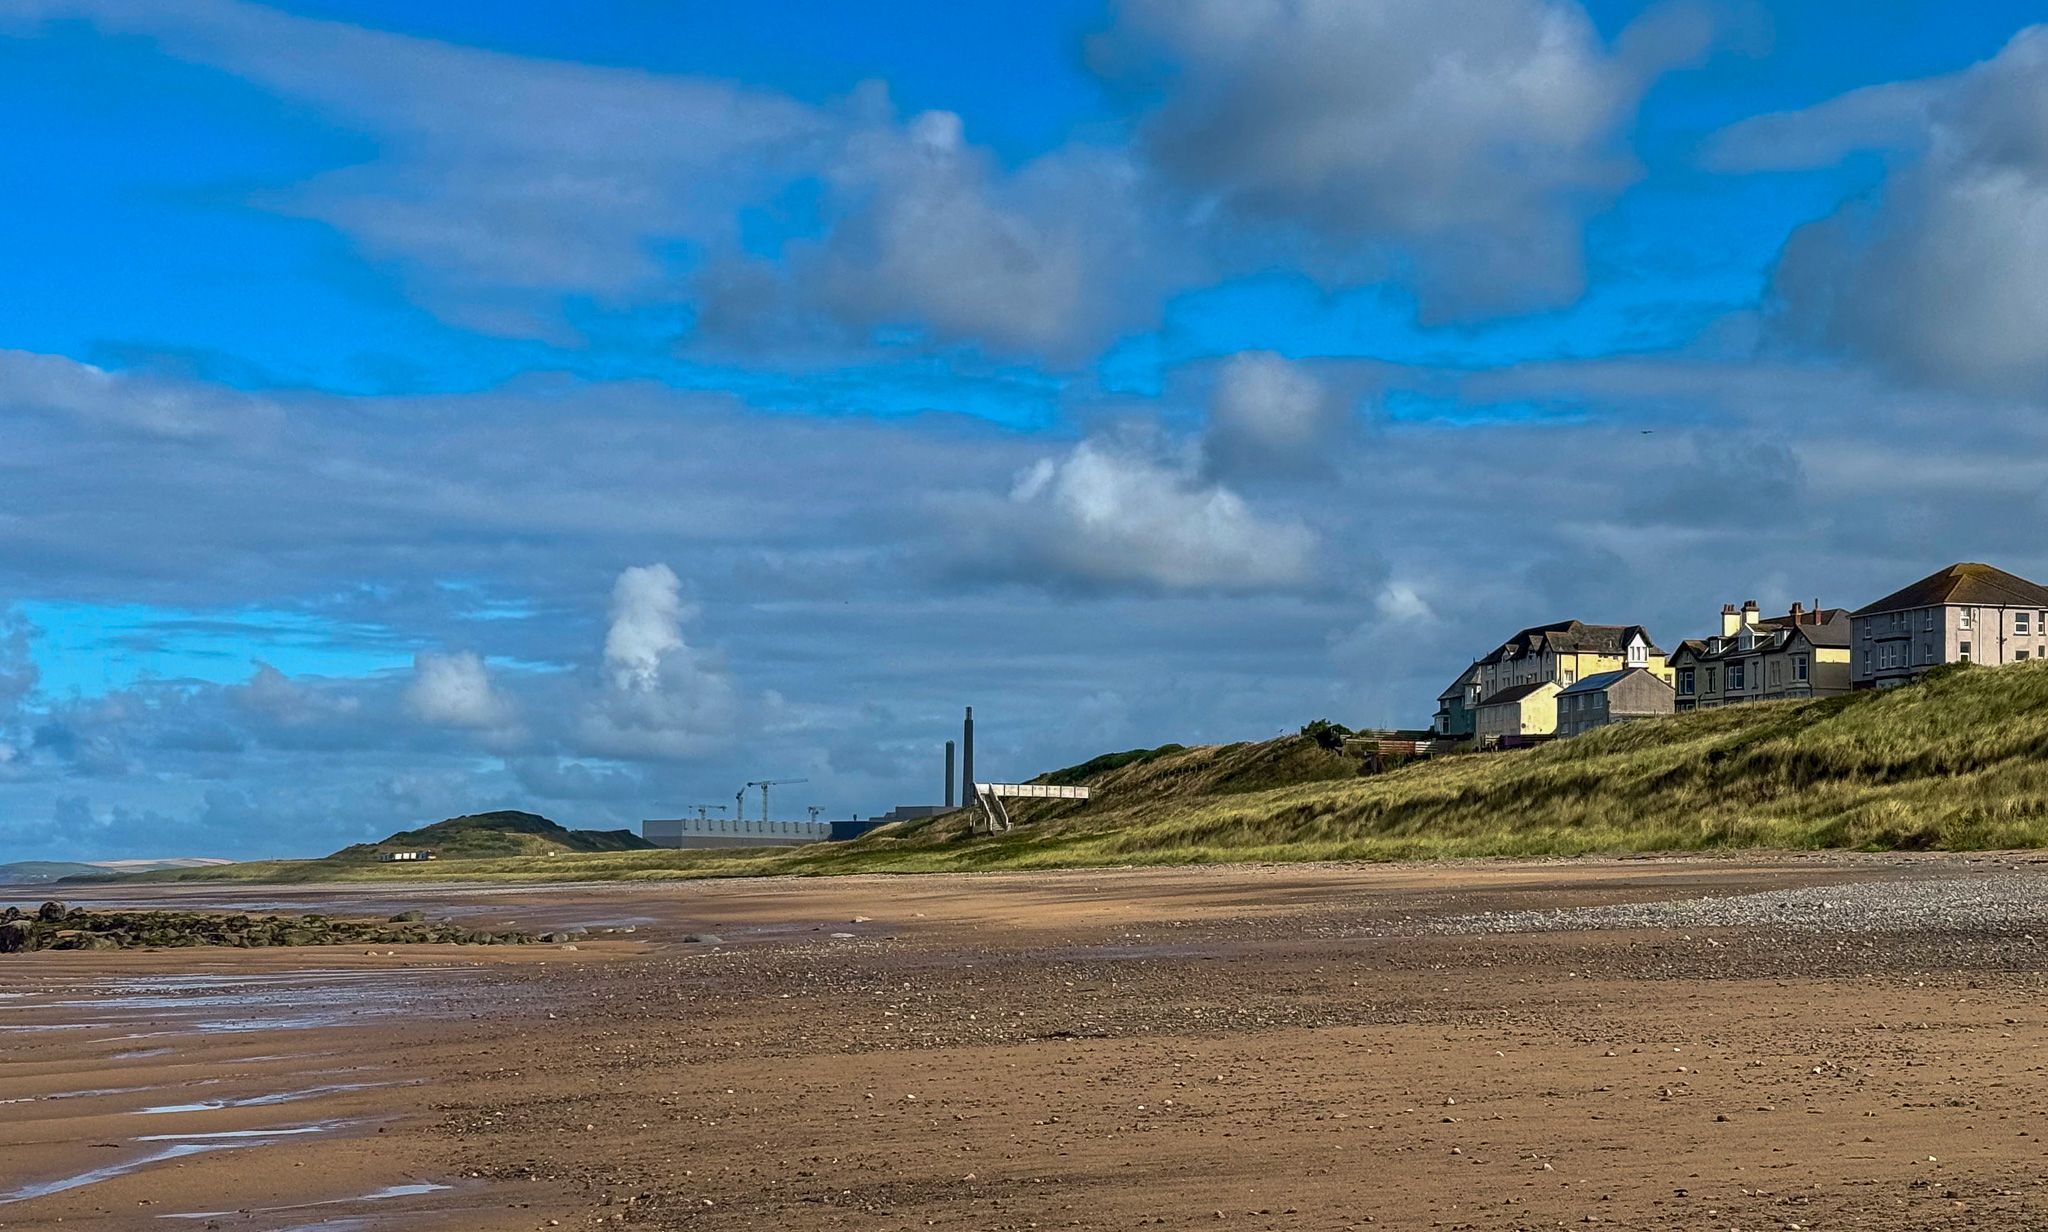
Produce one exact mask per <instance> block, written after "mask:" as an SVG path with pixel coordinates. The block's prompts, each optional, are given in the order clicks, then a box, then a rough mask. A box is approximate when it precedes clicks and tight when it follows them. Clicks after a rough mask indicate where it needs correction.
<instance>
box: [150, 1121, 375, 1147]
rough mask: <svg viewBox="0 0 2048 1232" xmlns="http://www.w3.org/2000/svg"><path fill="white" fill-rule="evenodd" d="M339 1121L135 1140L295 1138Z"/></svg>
mask: <svg viewBox="0 0 2048 1232" xmlns="http://www.w3.org/2000/svg"><path fill="white" fill-rule="evenodd" d="M340 1124H341V1122H340V1121H315V1122H313V1123H312V1124H311V1125H285V1126H281V1127H278V1128H275V1129H216V1130H212V1131H210V1132H207V1133H203V1134H144V1135H142V1136H141V1137H139V1138H137V1139H136V1140H135V1141H137V1142H240V1141H245V1140H255V1139H267V1138H296V1137H298V1136H300V1135H301V1134H324V1133H326V1132H327V1131H328V1130H330V1129H334V1128H336V1127H337V1126H339V1125H340Z"/></svg>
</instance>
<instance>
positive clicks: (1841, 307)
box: [1717, 26, 2048, 398]
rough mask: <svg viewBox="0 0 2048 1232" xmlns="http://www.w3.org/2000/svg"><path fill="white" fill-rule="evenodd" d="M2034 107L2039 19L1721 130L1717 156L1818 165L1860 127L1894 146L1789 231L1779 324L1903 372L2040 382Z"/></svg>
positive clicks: (1951, 381) (2044, 29)
mask: <svg viewBox="0 0 2048 1232" xmlns="http://www.w3.org/2000/svg"><path fill="white" fill-rule="evenodd" d="M1845 114H1846V115H1847V116H1848V117H1849V118H1850V121H1851V122H1848V123H1846V124H1845V123H1844V122H1843V117H1844V115H1845ZM2044 114H2048V26H2036V27H2033V28H2030V29H2028V30H2025V31H2022V32H2021V33H2020V34H2019V35H2017V36H2016V37H2015V38H2014V39H2013V40H2012V41H2011V42H2010V43H2009V44H2008V45H2007V46H2006V47H2005V49H2004V50H2003V51H2001V52H2000V53H1999V54H1998V55H1997V56H1996V57H1994V58H1993V59H1990V60H1987V61H1985V62H1983V63H1981V64H1978V65H1976V66H1974V67H1972V68H1970V69H1967V70H1965V71H1963V72H1961V73H1958V74H1954V75H1952V76H1949V77H1946V78H1940V79H1936V80H1933V81H1927V82H1916V83H1909V84H1906V85H1901V86H1897V87H1881V88H1878V89H1876V90H1869V91H1859V92H1857V93H1856V94H1852V95H1848V96H1845V97H1844V98H1841V99H1836V100H1834V101H1832V102H1829V103H1824V104H1822V105H1820V106H1819V107H1816V108H1813V109H1811V110H1809V111H1806V112H1803V113H1794V114H1791V115H1786V116H1774V117H1767V118H1765V119H1760V120H1755V121H1750V122H1748V123H1746V124H1744V125H1740V126H1737V127H1736V128H1735V129H1733V130H1730V132H1729V133H1727V134H1724V136H1723V137H1722V138H1721V140H1720V142H1719V144H1718V146H1717V149H1718V151H1719V154H1718V157H1719V161H1720V164H1721V165H1725V166H1730V167H1742V166H1745V165H1750V166H1765V167H1768V166H1788V165H1800V164H1801V163H1802V162H1804V163H1808V164H1825V163H1827V162H1829V161H1832V160H1833V159H1835V158H1838V157H1840V155H1841V153H1842V152H1843V151H1844V149H1845V147H1846V146H1848V145H1849V144H1850V143H1853V142H1859V141H1860V142H1863V143H1867V144H1871V145H1877V146H1881V147H1885V148H1888V149H1891V150H1892V151H1893V153H1894V166H1893V168H1892V170H1891V172H1890V174H1888V175H1887V177H1886V178H1885V180H1884V182H1883V184H1882V186H1881V187H1880V188H1879V189H1878V190H1877V191H1876V192H1875V193H1873V194H1871V195H1869V196H1866V197H1861V198H1858V199H1855V200H1852V201H1849V202H1847V203H1846V204H1844V205H1843V206H1842V207H1841V209H1839V210H1838V211H1837V212H1835V213H1834V214H1833V215H1830V216H1829V217H1827V218H1825V219H1822V220H1821V221H1819V222H1816V223H1812V224H1810V225H1808V226H1806V227H1804V228H1802V229H1801V230H1799V231H1798V232H1796V233H1795V234H1794V235H1793V237H1792V238H1791V240H1790V241H1789V242H1788V243H1787V244H1786V246H1785V250H1784V254H1783V256H1782V258H1781V260H1780V262H1779V266H1778V269H1777V273H1776V277H1775V289H1776V292H1777V295H1778V297H1779V299H1780V301H1781V310H1780V312H1779V314H1778V317H1777V323H1778V325H1779V326H1780V327H1781V329H1782V330H1783V331H1784V332H1785V333H1786V334H1787V335H1789V336H1790V337H1792V338H1794V339H1796V340H1798V341H1801V342H1804V343H1808V344H1812V345H1818V346H1820V347H1823V348H1826V349H1828V350H1830V351H1834V352H1838V353H1841V354H1845V355H1848V356H1851V357H1854V358H1857V359H1860V360H1864V361H1867V362H1869V363H1871V364H1873V365H1875V366H1877V367H1879V368H1881V369H1884V370H1886V371H1888V372H1890V373H1893V374H1895V375H1898V376H1902V377H1905V378H1907V379H1909V380H1913V381H1918V382H1925V383H1928V384H1937V385H1946V386H1950V387H1953V388H1957V389H1963V390H1969V391H1975V392H1979V393H1988V394H1992V395H2008V396H2019V397H2025V398H2031V397H2039V396H2042V395H2048V295H2043V294H2042V287H2043V286H2048V136H2044V133H2048V129H2044V128H2043V125H2042V116H2043V115H2044ZM1857 117H1863V119H1862V120H1861V121H1857V119H1856V118H1857Z"/></svg>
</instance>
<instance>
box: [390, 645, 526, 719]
mask: <svg viewBox="0 0 2048 1232" xmlns="http://www.w3.org/2000/svg"><path fill="white" fill-rule="evenodd" d="M412 675H413V678H412V683H411V684H410V685H409V686H407V688H406V691H405V704H406V706H407V707H408V708H409V709H410V710H411V711H412V712H413V714H415V715H417V716H418V717H419V718H421V719H423V720H425V721H426V722H428V723H439V724H444V725H446V726H449V727H470V728H478V729H491V728H500V727H503V726H505V725H506V724H507V723H509V722H510V721H511V719H512V706H511V703H510V702H509V701H507V699H506V698H505V697H503V696H502V695H500V694H499V693H498V691H497V690H496V689H495V688H493V687H492V685H491V673H490V669H489V668H487V667H486V666H485V665H484V661H483V659H482V657H481V656H479V655H477V654H475V653H472V652H470V651H461V652H458V653H455V654H434V653H431V652H422V653H420V654H417V655H415V656H413V661H412Z"/></svg>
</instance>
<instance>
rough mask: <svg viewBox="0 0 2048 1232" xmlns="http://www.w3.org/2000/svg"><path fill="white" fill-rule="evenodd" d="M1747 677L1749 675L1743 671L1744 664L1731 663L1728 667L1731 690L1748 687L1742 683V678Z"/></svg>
mask: <svg viewBox="0 0 2048 1232" xmlns="http://www.w3.org/2000/svg"><path fill="white" fill-rule="evenodd" d="M1745 675H1747V673H1746V672H1745V671H1744V670H1743V665H1742V664H1740V663H1730V664H1729V665H1728V687H1729V688H1731V689H1740V688H1744V687H1746V686H1745V685H1744V684H1743V683H1742V678H1743V677H1744V676H1745Z"/></svg>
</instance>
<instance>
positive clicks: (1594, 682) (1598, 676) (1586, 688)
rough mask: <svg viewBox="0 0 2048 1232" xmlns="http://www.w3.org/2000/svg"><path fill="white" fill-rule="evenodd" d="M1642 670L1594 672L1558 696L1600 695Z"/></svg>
mask: <svg viewBox="0 0 2048 1232" xmlns="http://www.w3.org/2000/svg"><path fill="white" fill-rule="evenodd" d="M1642 670H1643V669H1642V668H1640V667H1625V668H1622V669H1621V670H1620V671H1618V672H1594V673H1593V674H1592V675H1590V676H1587V677H1585V678H1584V679H1582V680H1580V681H1578V682H1577V683H1575V684H1572V685H1568V686H1567V687H1565V688H1564V689H1563V690H1562V691H1560V692H1559V693H1558V696H1559V697H1565V696H1567V695H1570V694H1574V693H1598V692H1600V691H1601V690H1603V689H1605V688H1606V687H1607V686H1608V685H1611V684H1613V683H1614V682H1615V681H1617V680H1619V679H1621V678H1622V677H1623V676H1626V675H1628V674H1629V673H1630V672H1639V671H1642Z"/></svg>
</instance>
